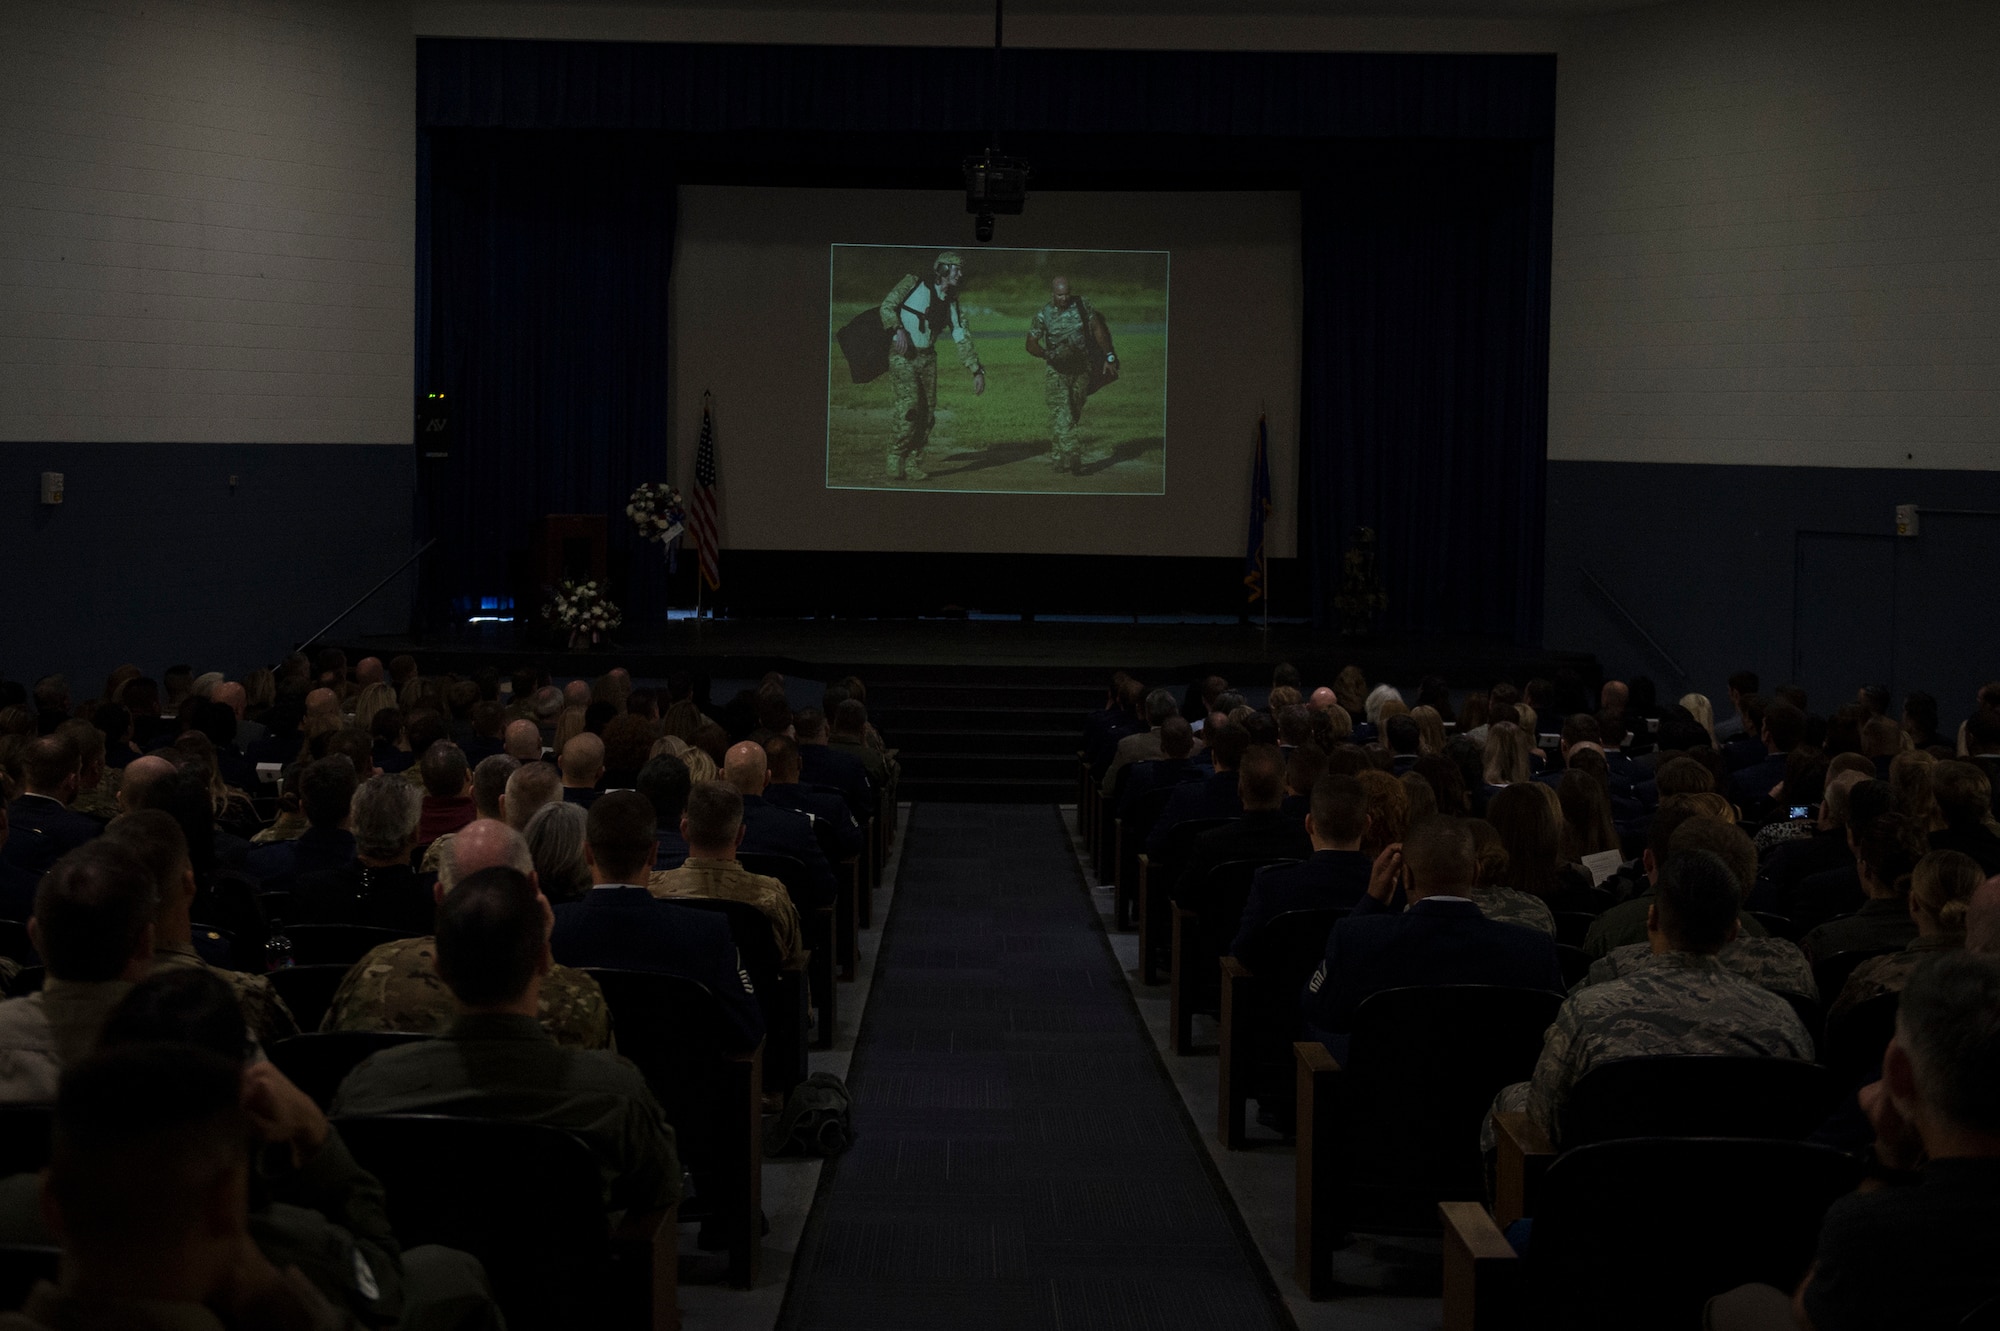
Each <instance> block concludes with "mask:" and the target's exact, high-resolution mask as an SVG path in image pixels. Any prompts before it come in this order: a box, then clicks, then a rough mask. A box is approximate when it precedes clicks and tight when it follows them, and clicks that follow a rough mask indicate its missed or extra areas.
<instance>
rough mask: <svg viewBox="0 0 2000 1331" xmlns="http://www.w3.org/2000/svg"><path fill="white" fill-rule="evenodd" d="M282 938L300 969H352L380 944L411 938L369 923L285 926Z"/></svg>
mask: <svg viewBox="0 0 2000 1331" xmlns="http://www.w3.org/2000/svg"><path fill="white" fill-rule="evenodd" d="M285 936H286V937H287V938H289V939H291V940H292V959H293V960H294V961H296V962H297V963H298V964H299V965H301V966H352V965H353V964H354V963H355V962H357V961H359V960H361V958H363V957H365V956H367V955H368V954H369V953H370V952H372V951H374V950H375V949H376V948H378V947H380V946H381V945H382V944H384V943H393V942H395V941H396V940H397V939H399V938H409V937H411V936H412V935H410V934H406V933H403V932H401V931H400V930H396V929H377V928H376V927H375V926H373V925H370V924H288V925H286V926H285Z"/></svg>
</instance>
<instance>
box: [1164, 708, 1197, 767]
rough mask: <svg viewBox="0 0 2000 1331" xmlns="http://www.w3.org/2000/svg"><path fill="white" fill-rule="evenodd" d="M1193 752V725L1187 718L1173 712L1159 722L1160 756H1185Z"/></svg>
mask: <svg viewBox="0 0 2000 1331" xmlns="http://www.w3.org/2000/svg"><path fill="white" fill-rule="evenodd" d="M1193 752H1194V727H1193V726H1191V725H1189V724H1188V723H1187V718H1186V717H1184V716H1182V715H1180V714H1179V713H1175V714H1174V715H1172V716H1170V717H1168V718H1167V719H1166V720H1164V721H1162V722H1160V756H1161V757H1162V758H1185V757H1187V756H1188V755H1189V754H1191V753H1193Z"/></svg>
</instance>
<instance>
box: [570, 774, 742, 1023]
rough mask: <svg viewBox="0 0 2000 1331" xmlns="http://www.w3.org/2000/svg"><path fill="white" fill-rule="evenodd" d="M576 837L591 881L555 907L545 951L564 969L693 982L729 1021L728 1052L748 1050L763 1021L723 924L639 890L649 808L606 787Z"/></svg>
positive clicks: (652, 847) (645, 864)
mask: <svg viewBox="0 0 2000 1331" xmlns="http://www.w3.org/2000/svg"><path fill="white" fill-rule="evenodd" d="M584 834H585V842H584V856H585V859H586V860H587V861H588V862H589V865H590V877H591V883H592V886H591V888H590V890H589V891H588V892H586V893H584V895H583V898H582V899H581V900H579V901H572V902H566V903H564V904H563V905H560V906H557V907H556V915H555V921H556V922H555V932H554V933H553V934H551V935H550V936H549V950H550V953H551V954H552V955H553V956H555V957H556V958H557V959H558V960H560V961H561V962H562V963H563V964H564V965H566V966H578V967H584V966H596V967H606V968H609V969H613V970H635V971H659V972H662V973H664V974H668V975H680V976H684V977H686V978H687V979H690V980H698V981H700V982H701V983H702V984H704V985H706V986H708V991H709V992H710V993H712V994H714V995H715V998H716V1001H717V1002H718V1003H720V1004H721V1005H722V1010H723V1013H724V1015H725V1016H727V1017H728V1018H729V1019H730V1021H731V1023H732V1028H733V1034H734V1040H733V1041H732V1043H730V1045H729V1046H728V1047H729V1048H730V1050H731V1051H732V1052H740V1051H742V1050H746V1049H751V1048H754V1047H755V1046H756V1044H757V1042H758V1041H759V1040H761V1039H763V1038H764V1018H763V1015H762V1013H761V1012H760V1011H759V1009H758V1007H757V995H756V991H755V990H754V989H753V988H752V987H751V983H750V977H749V975H747V974H746V973H745V972H744V970H743V967H742V962H741V958H740V957H739V956H738V955H737V952H736V942H735V939H734V938H733V937H732V936H731V935H730V932H729V921H728V920H727V919H725V918H724V917H722V916H720V915H714V914H710V913H709V912H707V911H702V910H694V909H691V908H689V907H687V906H679V905H675V904H674V903H672V902H670V901H663V900H661V899H659V898H658V897H655V896H654V895H653V894H652V893H651V892H650V891H648V890H647V888H646V882H647V880H648V879H649V878H650V877H651V876H652V872H653V859H654V856H655V854H656V853H657V851H658V843H657V842H656V841H655V840H654V838H653V806H652V805H651V804H649V803H647V802H646V798H645V796H643V795H640V794H639V793H637V792H636V791H630V790H614V791H610V792H608V793H606V795H605V796H604V798H603V799H600V800H598V801H597V803H595V804H593V805H591V806H590V816H589V821H588V822H587V824H586V825H585V833H584Z"/></svg>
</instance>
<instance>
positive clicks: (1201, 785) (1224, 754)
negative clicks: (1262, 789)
mask: <svg viewBox="0 0 2000 1331" xmlns="http://www.w3.org/2000/svg"><path fill="white" fill-rule="evenodd" d="M1206 738H1207V744H1208V748H1207V752H1208V754H1209V756H1210V757H1211V758H1212V759H1213V760H1214V762H1215V771H1214V772H1213V773H1212V774H1211V775H1209V776H1208V777H1207V778H1205V779H1204V780H1201V781H1190V782H1186V783H1184V784H1182V785H1179V786H1176V787H1175V788H1174V793H1173V797H1172V798H1171V799H1169V800H1168V801H1167V807H1166V808H1165V809H1163V810H1161V812H1160V818H1159V821H1158V822H1156V823H1154V824H1153V830H1152V831H1151V832H1149V833H1147V835H1146V853H1147V854H1148V855H1151V856H1154V857H1155V858H1157V857H1158V856H1159V854H1160V852H1161V851H1162V850H1164V849H1165V848H1166V844H1167V837H1168V836H1169V835H1170V834H1171V833H1172V832H1173V830H1174V828H1175V827H1176V826H1178V825H1179V824H1181V823H1184V822H1187V821H1189V820H1190V819H1194V818H1235V817H1237V816H1239V815H1240V814H1241V813H1242V812H1243V804H1242V795H1241V793H1240V792H1239V791H1238V789H1237V780H1236V764H1237V763H1239V762H1241V761H1242V759H1243V753H1244V751H1245V750H1246V749H1248V748H1249V747H1250V732H1248V731H1247V730H1245V729H1244V728H1243V727H1242V726H1239V725H1236V724H1235V723H1233V722H1228V721H1225V722H1222V723H1221V724H1219V725H1216V726H1214V727H1211V728H1209V729H1208V730H1207V731H1206Z"/></svg>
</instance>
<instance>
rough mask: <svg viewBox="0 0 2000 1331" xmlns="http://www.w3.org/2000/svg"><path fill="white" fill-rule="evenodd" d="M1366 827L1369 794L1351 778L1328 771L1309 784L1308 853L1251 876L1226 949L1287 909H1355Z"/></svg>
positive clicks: (1238, 947) (1364, 884)
mask: <svg viewBox="0 0 2000 1331" xmlns="http://www.w3.org/2000/svg"><path fill="white" fill-rule="evenodd" d="M1367 831H1368V796H1367V795H1366V794H1365V793H1364V792H1363V791H1362V789H1361V783H1360V782H1359V781H1356V780H1355V779H1354V778H1353V777H1351V776H1342V775H1339V774H1336V773H1332V772H1329V773H1328V774H1327V775H1325V776H1323V777H1321V778H1320V779H1319V780H1318V781H1315V782H1314V783H1313V789H1312V811H1311V812H1310V813H1308V814H1307V815H1306V837H1307V839H1308V840H1310V841H1311V842H1312V857H1311V858H1310V859H1307V860H1306V861H1304V862H1303V863H1300V864H1290V865H1273V866H1271V867H1270V868H1268V869H1262V870H1259V871H1258V873H1257V876H1256V877H1255V878H1253V879H1251V880H1250V900H1249V901H1248V902H1247V903H1246V904H1245V905H1244V907H1243V920H1242V923H1241V925H1240V926H1239V927H1238V929H1237V931H1236V940H1235V942H1234V943H1232V944H1231V945H1230V949H1229V950H1230V953H1231V954H1232V955H1234V956H1239V957H1240V956H1242V955H1243V948H1244V947H1245V946H1246V945H1248V943H1249V942H1250V940H1251V939H1252V938H1254V937H1256V934H1257V931H1258V930H1259V929H1261V928H1263V927H1264V925H1265V924H1267V923H1269V922H1270V921H1271V920H1273V919H1275V918H1276V917H1278V916H1279V915H1282V914H1284V913H1285V912H1287V911H1294V910H1325V909H1327V908H1329V907H1343V908H1346V909H1349V910H1351V909H1353V907H1354V904H1355V903H1356V902H1357V901H1359V900H1360V899H1361V898H1362V897H1363V896H1364V895H1365V894H1366V893H1367V891H1368V873H1369V869H1370V867H1371V866H1370V864H1369V860H1368V857H1367V856H1365V855H1363V854H1362V853H1361V838H1362V837H1363V836H1364V835H1366V833H1367Z"/></svg>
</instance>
